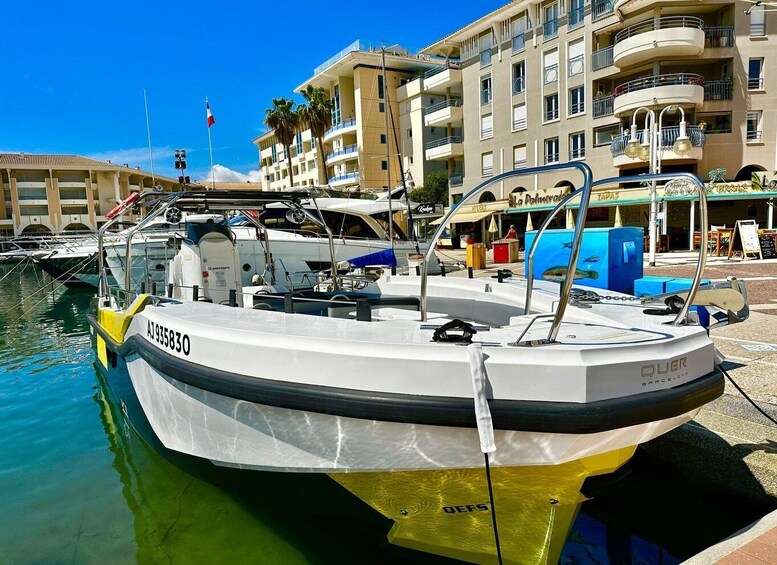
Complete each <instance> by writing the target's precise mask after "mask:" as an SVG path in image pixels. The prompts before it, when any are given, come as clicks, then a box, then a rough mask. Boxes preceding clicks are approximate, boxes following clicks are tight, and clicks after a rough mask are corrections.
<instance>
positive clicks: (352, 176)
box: [328, 171, 359, 187]
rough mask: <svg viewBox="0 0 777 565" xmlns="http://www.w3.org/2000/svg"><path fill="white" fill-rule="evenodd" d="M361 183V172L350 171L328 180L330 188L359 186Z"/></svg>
mask: <svg viewBox="0 0 777 565" xmlns="http://www.w3.org/2000/svg"><path fill="white" fill-rule="evenodd" d="M358 183H359V171H349V172H347V173H342V174H339V175H336V176H333V177H330V178H329V180H328V184H329V186H333V187H334V186H347V185H350V184H358Z"/></svg>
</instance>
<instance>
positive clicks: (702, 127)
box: [696, 120, 707, 131]
mask: <svg viewBox="0 0 777 565" xmlns="http://www.w3.org/2000/svg"><path fill="white" fill-rule="evenodd" d="M696 127H698V128H699V130H700V131H704V130H705V129H707V122H705V121H704V120H702V121H700V122H699V123H698V124H696Z"/></svg>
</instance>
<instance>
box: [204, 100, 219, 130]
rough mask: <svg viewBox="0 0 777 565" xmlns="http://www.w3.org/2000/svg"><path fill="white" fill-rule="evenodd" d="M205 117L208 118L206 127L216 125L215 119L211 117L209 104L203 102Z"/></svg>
mask: <svg viewBox="0 0 777 565" xmlns="http://www.w3.org/2000/svg"><path fill="white" fill-rule="evenodd" d="M205 116H206V117H207V118H208V127H210V126H212V125H213V124H215V123H216V118H214V117H213V114H212V113H211V111H210V104H208V103H207V102H205Z"/></svg>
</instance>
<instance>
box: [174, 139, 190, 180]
mask: <svg viewBox="0 0 777 565" xmlns="http://www.w3.org/2000/svg"><path fill="white" fill-rule="evenodd" d="M173 155H175V168H176V169H179V170H180V171H181V174H180V176H179V177H178V182H179V183H180V184H181V188H182V189H184V190H186V185H187V184H189V177H187V176H186V149H176V150H175V153H173Z"/></svg>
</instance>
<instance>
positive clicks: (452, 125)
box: [404, 0, 777, 240]
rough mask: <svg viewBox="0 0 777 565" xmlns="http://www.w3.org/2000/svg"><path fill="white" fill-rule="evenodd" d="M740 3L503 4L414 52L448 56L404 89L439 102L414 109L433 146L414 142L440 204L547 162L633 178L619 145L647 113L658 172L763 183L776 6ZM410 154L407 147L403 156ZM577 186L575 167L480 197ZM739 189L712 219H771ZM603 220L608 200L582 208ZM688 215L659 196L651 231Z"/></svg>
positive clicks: (773, 133)
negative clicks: (435, 129) (682, 149)
mask: <svg viewBox="0 0 777 565" xmlns="http://www.w3.org/2000/svg"><path fill="white" fill-rule="evenodd" d="M748 7H752V4H751V3H743V2H733V1H724V0H705V1H704V2H698V1H693V0H684V1H683V0H676V1H674V0H673V1H662V2H652V1H646V0H545V1H541V2H537V1H527V0H523V1H521V0H519V1H515V2H511V3H509V4H507V5H505V6H503V7H501V8H499V9H498V10H496V11H494V12H492V13H490V14H487V15H485V16H483V17H482V18H480V19H479V20H477V21H475V22H473V23H471V24H469V25H467V26H466V27H464V28H462V29H460V30H458V31H456V32H454V33H452V34H451V35H449V36H447V37H445V38H444V39H442V40H440V41H438V42H436V43H434V44H433V45H431V46H429V47H428V48H426V49H424V50H422V54H427V55H433V56H437V57H447V58H448V59H449V62H448V63H447V64H446V65H444V66H440V67H438V69H436V70H432V71H430V72H428V73H427V74H426V75H425V76H423V77H419V78H417V79H415V81H414V82H411V83H408V84H406V85H405V86H404V89H405V90H407V91H408V92H410V91H412V92H428V93H431V92H432V91H433V92H435V93H437V94H438V95H441V96H442V97H443V99H442V100H435V105H434V106H432V105H431V104H430V105H428V106H426V107H425V109H424V112H425V115H426V123H434V124H437V125H438V126H441V127H444V128H445V130H446V137H445V138H444V139H443V140H440V141H436V140H435V141H430V142H426V144H425V146H424V150H425V158H426V159H427V160H441V161H443V162H444V163H445V166H446V169H447V170H448V172H449V174H450V176H451V178H452V180H454V182H451V183H450V195H451V201H452V202H453V201H456V200H457V199H458V198H460V196H461V195H462V194H463V193H466V192H467V191H468V190H470V189H472V188H473V187H475V186H477V185H478V184H480V183H481V182H483V181H485V180H487V179H488V178H490V177H492V176H494V175H498V174H500V173H503V172H506V171H510V170H513V169H518V168H522V167H532V166H538V165H543V164H547V163H555V162H566V161H570V160H581V161H584V162H585V163H587V164H588V165H589V166H590V167H591V169H592V170H593V172H594V177H595V178H606V177H612V176H623V175H630V174H636V173H644V172H648V166H647V163H646V162H645V161H643V160H641V159H640V158H638V157H637V158H630V157H628V156H627V155H626V154H625V152H624V149H625V146H626V143H627V142H628V140H629V138H630V137H629V134H628V132H629V130H630V126H631V123H632V121H635V122H636V123H637V125H638V136H639V138H640V141H644V139H643V138H642V136H643V133H642V130H643V128H644V127H645V121H646V117H647V115H648V113H647V112H646V111H645V110H644V108H648V109H650V110H652V111H653V112H654V115H655V118H656V119H655V121H656V127H657V128H659V133H658V135H659V139H660V150H659V154H660V157H661V169H662V171H664V172H672V171H688V172H692V173H695V174H698V175H699V176H700V177H701V178H702V179H703V180H705V181H708V180H711V181H714V182H718V183H720V182H726V181H728V182H731V183H740V185H741V182H743V181H744V182H746V181H750V179H751V176H752V174H753V173H756V174H758V175H761V176H763V177H764V178H767V181H768V180H769V179H770V178H771V177H772V176H773V172H774V171H775V169H776V168H777V163H776V162H775V159H776V156H775V152H776V151H777V145H776V144H775V140H777V121H775V112H777V75H775V74H774V73H771V72H770V68H774V58H775V57H777V55H774V54H770V47H771V48H772V50H774V44H775V42H777V14H775V13H774V12H769V11H764V9H763V6H758V7H752V9H751V10H750V11H749V13H747V14H746V13H745V9H746V8H748ZM770 61H771V63H770ZM430 83H433V84H432V86H431V88H430V87H429V84H430ZM675 106H679V107H680V108H682V110H683V111H684V115H685V122H686V124H687V127H686V128H685V129H686V133H687V136H688V138H689V141H690V150H689V151H688V152H687V153H686V154H682V155H681V154H676V153H675V152H674V151H673V148H672V147H673V143H674V142H675V141H676V140H677V138H678V137H679V136H680V133H681V132H680V122H681V120H682V114H681V112H680V111H679V110H677V109H675ZM635 110H637V114H636V119H634V112H635ZM430 114H431V115H430ZM659 116H660V122H659V119H658V118H659ZM419 149H420V148H419V147H418V146H415V145H414V146H413V147H412V150H413V156H414V159H417V155H418V153H417V152H418V150H419ZM579 182H580V178H579V175H577V176H576V175H575V174H574V173H572V174H547V175H543V176H541V177H536V178H534V177H524V178H516V179H509V180H505V181H504V182H501V183H499V184H497V185H496V186H495V187H493V188H492V189H491V190H490V191H489V193H487V194H485V195H483V196H482V197H481V198H482V199H483V200H484V201H496V202H503V203H504V204H505V212H506V213H507V214H508V215H509V214H510V212H513V213H516V214H517V213H519V212H520V210H519V209H518V208H517V207H514V206H513V205H512V204H511V195H515V194H521V193H523V192H524V191H527V192H531V191H538V190H547V189H555V188H559V187H564V186H566V185H569V184H570V183H573V184H576V185H577V184H579ZM721 192H722V193H724V191H721ZM746 196H747V198H745V197H742V198H740V199H739V200H733V199H732V200H731V201H730V202H723V201H722V202H720V203H719V204H716V205H712V206H711V219H712V221H713V222H715V221H716V220H717V221H719V220H721V219H724V218H728V219H729V221H731V219H732V218H743V219H744V218H748V217H750V218H755V219H757V220H758V221H759V223H761V224H762V225H764V224H766V223H770V222H771V219H772V213H771V210H772V207H771V206H772V205H771V199H770V198H767V194H750V193H748V194H747V195H746ZM515 200H516V197H515V196H513V197H512V202H513V203H514V202H515ZM530 200H531V199H530ZM511 206H512V208H511ZM492 207H493V206H492ZM726 209H727V210H726ZM645 210H646V205H642V204H633V205H632V206H630V207H629V209H628V210H625V209H624V210H623V211H622V214H623V215H624V216H625V218H626V219H629V220H631V221H632V223H633V224H639V225H644V224H645V220H644V212H645ZM614 214H615V209H614V206H613V207H612V209H611V210H609V213H603V212H601V211H600V212H599V213H598V214H594V216H595V217H597V218H599V222H600V224H601V225H605V224H607V223H609V225H612V222H613V220H614ZM524 216H525V214H524ZM691 216H692V214H691V211H690V204H688V203H687V202H682V203H673V202H670V203H668V204H666V205H665V210H664V215H663V216H662V217H663V218H664V221H663V223H662V224H663V225H662V230H663V233H665V234H667V235H672V231H673V230H676V231H677V234H676V237H677V239H678V240H679V239H681V238H683V237H684V238H686V240H687V238H688V235H689V234H688V233H687V231H688V230H689V229H692V227H693V224H692V222H691V223H690V224H689V218H690V217H691ZM516 219H518V220H520V217H516ZM594 225H596V224H595V223H594ZM683 230H685V232H686V233H683Z"/></svg>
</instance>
